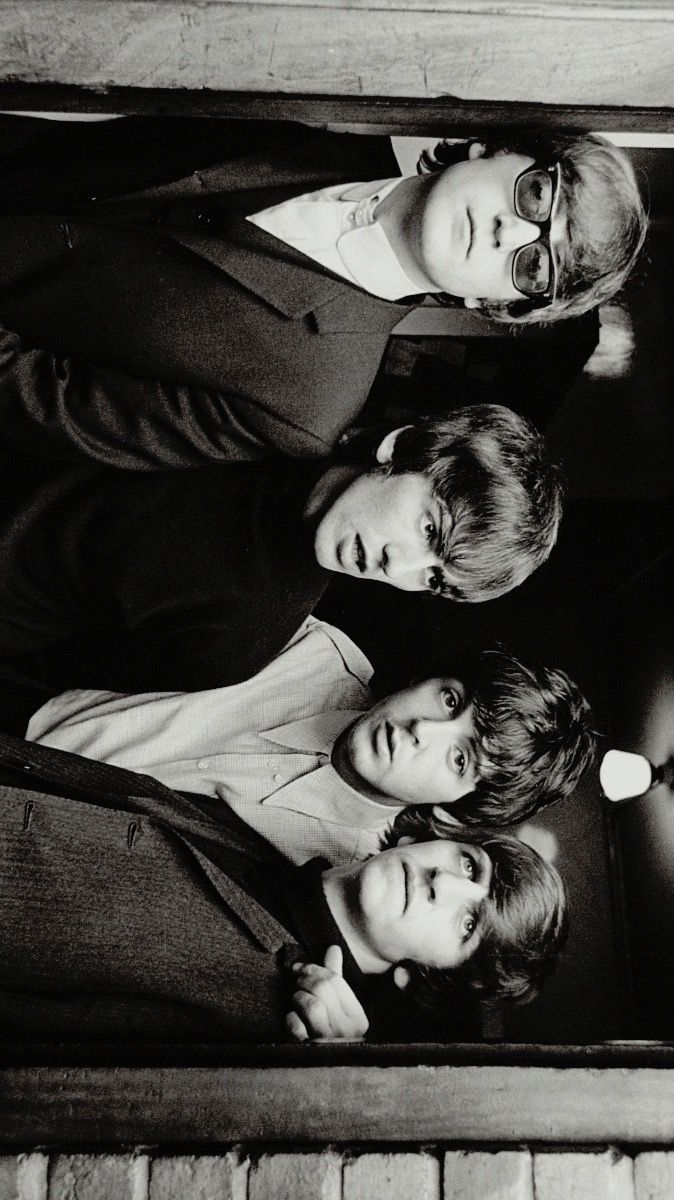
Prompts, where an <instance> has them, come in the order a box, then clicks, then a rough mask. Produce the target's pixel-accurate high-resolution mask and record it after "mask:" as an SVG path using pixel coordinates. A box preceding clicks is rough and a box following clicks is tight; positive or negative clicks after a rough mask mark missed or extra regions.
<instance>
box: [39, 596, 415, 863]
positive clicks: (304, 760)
mask: <svg viewBox="0 0 674 1200" xmlns="http://www.w3.org/2000/svg"><path fill="white" fill-rule="evenodd" d="M371 675H372V667H371V666H370V663H369V662H368V660H367V659H366V658H365V656H364V655H363V654H362V653H361V651H360V650H359V649H358V647H357V646H355V645H354V643H353V642H352V641H351V640H350V638H348V637H347V636H346V634H344V633H342V632H341V630H339V629H336V628H334V626H332V625H328V624H326V623H325V622H323V621H317V620H316V619H315V618H314V617H308V618H307V620H306V621H305V622H304V624H303V625H302V626H301V628H300V629H299V630H298V632H297V633H296V634H295V636H294V637H293V638H292V640H291V641H290V642H289V643H288V645H287V646H286V647H285V649H284V650H282V651H281V653H280V654H279V655H278V656H277V657H276V658H275V659H274V660H273V662H271V663H270V664H269V666H267V667H265V668H264V670H263V671H260V672H259V673H258V674H257V675H255V676H253V678H252V679H249V680H246V681H245V682H244V683H238V684H234V685H233V686H231V687H223V688H214V689H212V690H209V691H203V692H189V693H185V692H152V693H146V694H143V695H138V696H124V695H119V694H118V693H115V692H104V691H83V690H77V691H70V692H64V693H63V694H62V695H61V696H57V697H56V698H55V699H53V700H49V701H48V702H47V703H46V704H45V705H43V706H42V708H40V709H39V710H38V711H37V712H36V713H35V714H34V715H33V716H32V717H31V719H30V723H29V725H28V730H27V733H26V736H27V738H29V739H30V740H32V741H36V742H40V743H42V744H43V745H46V746H54V747H56V748H57V749H59V750H67V751H70V752H71V753H74V754H82V755H84V756H85V757H87V758H93V759H97V760H99V761H101V762H107V763H112V764H114V765H115V766H120V767H125V768H126V769H127V770H132V771H138V772H141V773H142V774H146V775H152V776H154V778H155V779H159V780H160V781H161V782H162V783H164V784H166V785H167V786H168V787H172V788H176V789H177V790H179V791H189V792H198V793H200V794H201V795H209V796H216V797H220V798H221V799H222V800H223V801H224V802H226V803H227V804H229V805H231V807H232V808H233V809H234V811H235V812H236V813H238V815H239V816H240V817H241V818H242V819H243V820H244V821H247V823H248V824H249V825H251V826H252V827H253V828H254V829H256V830H257V831H258V832H259V833H261V834H262V835H263V837H265V838H267V839H268V841H270V842H272V843H273V844H274V845H275V846H277V847H278V849H279V850H281V852H282V853H283V854H285V855H286V856H287V857H288V858H290V859H292V861H293V862H296V863H303V862H306V860H307V859H309V858H313V857H314V856H315V855H322V856H324V857H325V858H328V859H329V860H330V861H331V862H333V863H340V862H341V863H344V862H350V861H352V860H353V859H360V858H365V857H367V856H368V855H369V854H372V853H375V852H376V851H377V850H378V849H379V844H380V838H381V835H382V834H383V833H384V832H385V831H386V830H387V829H388V828H389V826H390V825H391V823H392V821H393V820H394V818H395V816H396V814H397V813H398V812H399V811H400V809H399V808H396V807H390V806H388V805H386V804H379V803H377V802H376V801H374V800H369V799H367V798H366V797H364V796H362V795H361V794H360V793H359V792H357V791H356V790H355V789H354V788H352V787H350V786H349V785H348V784H347V783H345V782H344V780H343V779H342V778H341V776H340V775H339V774H338V773H337V771H336V770H335V769H334V767H333V766H332V763H331V761H330V755H331V752H332V747H333V745H334V743H335V741H336V739H337V737H338V736H339V734H340V733H342V731H343V730H344V729H346V728H347V726H348V725H350V724H351V723H352V722H353V721H354V720H356V718H357V717H358V716H359V715H360V713H362V712H364V711H366V710H367V709H368V708H369V707H370V706H371V703H372V699H371V696H370V692H369V689H368V681H369V679H370V677H371Z"/></svg>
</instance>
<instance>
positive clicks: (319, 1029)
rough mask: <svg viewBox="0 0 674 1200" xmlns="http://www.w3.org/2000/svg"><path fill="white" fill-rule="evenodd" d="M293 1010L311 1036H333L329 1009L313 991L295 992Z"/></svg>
mask: <svg viewBox="0 0 674 1200" xmlns="http://www.w3.org/2000/svg"><path fill="white" fill-rule="evenodd" d="M292 1003H293V1010H294V1012H295V1013H296V1014H297V1015H298V1017H300V1018H301V1020H302V1021H303V1023H304V1025H305V1027H306V1029H307V1032H308V1034H309V1037H331V1036H332V1035H333V1029H332V1024H331V1022H330V1016H329V1014H328V1010H327V1008H326V1006H325V1004H323V1002H322V1001H321V1000H317V999H316V997H315V996H314V995H312V993H311V992H305V991H302V990H300V991H298V992H294V993H293V998H292Z"/></svg>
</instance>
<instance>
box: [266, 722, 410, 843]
mask: <svg viewBox="0 0 674 1200" xmlns="http://www.w3.org/2000/svg"><path fill="white" fill-rule="evenodd" d="M362 715H363V714H362V712H352V711H347V710H342V711H340V712H328V713H318V714H317V715H316V716H312V717H305V718H303V719H302V720H299V721H291V722H289V724H287V725H279V726H278V727H277V728H276V729H268V730H266V731H265V732H264V733H262V734H261V735H260V736H261V737H263V738H266V739H267V740H268V741H270V742H276V743H277V744H278V745H280V746H287V747H288V748H289V749H291V750H296V751H299V752H304V753H306V754H325V755H326V756H328V757H329V756H330V755H331V754H332V748H333V746H334V744H335V742H336V741H337V738H338V737H339V735H340V734H341V733H343V731H344V730H345V729H346V728H348V726H349V725H351V724H352V723H353V722H354V721H355V720H357V718H358V717H361V716H362ZM263 804H265V805H266V806H267V807H272V808H274V807H275V808H288V809H292V810H293V811H294V812H303V813H306V814H307V816H311V817H316V816H319V817H320V818H321V819H322V820H324V821H329V822H330V823H331V824H334V825H350V826H353V827H354V828H357V829H375V830H380V831H381V832H382V833H384V832H385V831H386V830H387V829H388V828H389V826H390V825H391V824H392V823H393V821H394V820H395V818H396V816H397V814H398V813H399V812H400V811H401V808H402V805H401V806H394V805H389V804H380V803H378V801H376V800H371V799H370V798H369V797H368V796H364V795H362V793H361V792H358V791H356V789H355V788H352V787H351V786H350V784H348V783H347V782H346V781H345V780H344V779H342V777H341V775H340V774H339V773H338V772H337V771H336V770H335V768H334V767H333V765H332V763H331V762H329V761H328V762H326V763H325V764H324V765H323V766H322V767H318V768H317V769H316V770H315V771H309V772H308V773H307V774H306V775H301V776H300V777H299V778H298V779H293V780H291V781H290V782H289V783H287V784H285V786H284V787H280V788H278V789H277V790H276V791H275V792H273V793H272V795H271V796H268V797H267V798H266V799H265V800H264V801H263Z"/></svg>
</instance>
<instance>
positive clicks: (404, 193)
mask: <svg viewBox="0 0 674 1200" xmlns="http://www.w3.org/2000/svg"><path fill="white" fill-rule="evenodd" d="M433 181H434V177H433V176H432V175H413V176H410V177H409V178H407V179H402V180H401V182H400V183H399V184H398V186H397V187H395V188H394V189H393V191H392V192H389V194H388V196H385V197H384V199H383V200H382V201H381V203H380V204H378V205H377V207H376V209H375V219H376V221H378V222H379V224H380V225H381V227H382V229H383V230H384V233H385V234H386V239H387V241H388V243H389V245H390V247H391V249H392V250H393V253H394V254H395V256H396V258H397V259H398V262H399V263H400V266H401V267H402V269H403V271H404V272H405V274H406V275H407V276H408V277H409V279H410V280H411V281H412V283H413V284H414V285H415V286H416V287H418V289H419V291H420V292H433V291H438V288H437V287H435V286H434V285H433V284H432V283H431V281H430V279H428V278H427V277H426V276H425V275H424V273H423V272H422V271H421V270H420V268H419V266H418V265H417V262H418V259H417V256H415V254H414V248H415V247H416V246H417V244H418V242H419V238H420V214H421V213H422V212H423V204H424V201H425V198H426V194H427V192H428V191H429V190H430V188H431V187H432V185H433Z"/></svg>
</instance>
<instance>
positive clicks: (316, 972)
mask: <svg viewBox="0 0 674 1200" xmlns="http://www.w3.org/2000/svg"><path fill="white" fill-rule="evenodd" d="M292 972H293V975H295V976H296V977H297V978H298V979H311V980H312V981H313V980H318V979H337V978H339V976H337V975H335V972H334V971H331V970H330V968H329V967H322V966H320V964H319V963H294V964H293V967H292Z"/></svg>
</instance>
